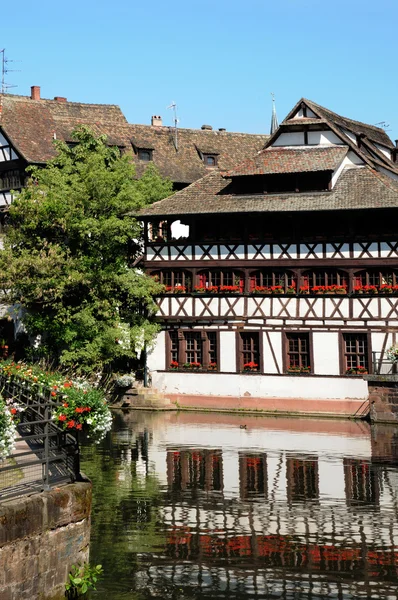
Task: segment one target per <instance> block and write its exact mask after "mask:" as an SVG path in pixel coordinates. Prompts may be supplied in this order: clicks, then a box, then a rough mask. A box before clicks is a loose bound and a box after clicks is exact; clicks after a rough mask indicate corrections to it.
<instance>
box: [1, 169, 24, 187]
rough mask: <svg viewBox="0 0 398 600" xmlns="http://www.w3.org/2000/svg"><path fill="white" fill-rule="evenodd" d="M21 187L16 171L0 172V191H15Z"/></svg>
mask: <svg viewBox="0 0 398 600" xmlns="http://www.w3.org/2000/svg"><path fill="white" fill-rule="evenodd" d="M21 186H22V183H21V174H20V172H19V171H18V169H13V170H12V171H3V172H1V171H0V189H1V190H16V189H19V188H20V187H21Z"/></svg>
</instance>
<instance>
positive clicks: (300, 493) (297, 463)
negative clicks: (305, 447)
mask: <svg viewBox="0 0 398 600" xmlns="http://www.w3.org/2000/svg"><path fill="white" fill-rule="evenodd" d="M286 477H287V497H288V500H289V502H299V501H302V500H315V499H317V498H318V497H319V484H318V481H319V475H318V459H317V458H316V457H312V456H308V457H306V458H294V457H291V458H286Z"/></svg>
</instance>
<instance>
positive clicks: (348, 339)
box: [343, 333, 369, 375]
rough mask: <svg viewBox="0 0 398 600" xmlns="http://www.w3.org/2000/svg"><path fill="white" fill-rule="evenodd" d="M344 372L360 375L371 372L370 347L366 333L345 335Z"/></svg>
mask: <svg viewBox="0 0 398 600" xmlns="http://www.w3.org/2000/svg"><path fill="white" fill-rule="evenodd" d="M343 371H344V373H346V374H349V375H355V374H358V375H360V374H361V373H365V372H366V373H367V372H368V371H369V345H368V336H367V334H366V333H344V334H343Z"/></svg>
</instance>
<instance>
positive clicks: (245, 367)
mask: <svg viewBox="0 0 398 600" xmlns="http://www.w3.org/2000/svg"><path fill="white" fill-rule="evenodd" d="M238 361H239V364H238V371H241V372H244V373H246V372H260V371H261V368H260V333H259V332H258V331H242V332H240V333H239V334H238Z"/></svg>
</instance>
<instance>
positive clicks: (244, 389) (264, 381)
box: [152, 371, 368, 400]
mask: <svg viewBox="0 0 398 600" xmlns="http://www.w3.org/2000/svg"><path fill="white" fill-rule="evenodd" d="M152 382H153V386H154V387H155V388H157V389H158V390H159V391H161V392H164V393H166V394H190V395H194V396H200V395H202V396H232V397H241V396H245V395H246V397H250V396H253V397H254V398H308V399H319V400H322V399H323V400H326V399H328V398H333V399H337V398H340V399H345V398H356V399H361V400H365V399H366V398H367V396H368V388H367V382H366V381H363V380H362V379H357V378H355V379H354V378H353V379H350V378H348V377H341V378H339V377H333V378H332V377H321V378H320V377H306V376H302V377H300V376H291V377H289V376H282V377H281V376H275V375H243V374H240V373H236V374H223V373H212V374H211V375H206V374H203V373H181V372H177V373H174V372H172V371H170V372H167V373H158V372H153V373H152Z"/></svg>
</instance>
